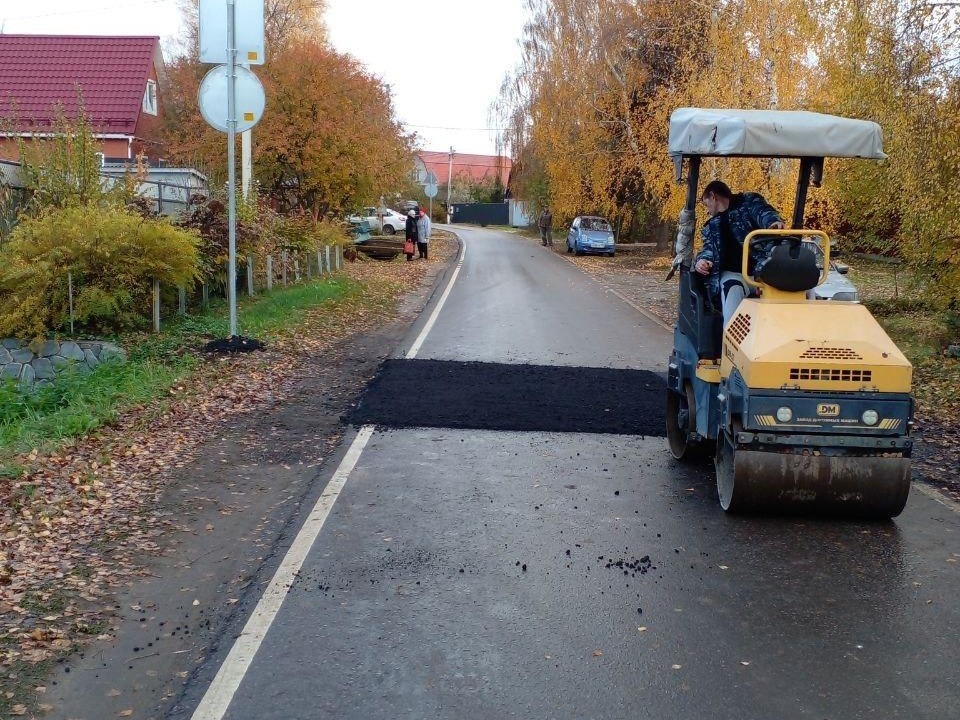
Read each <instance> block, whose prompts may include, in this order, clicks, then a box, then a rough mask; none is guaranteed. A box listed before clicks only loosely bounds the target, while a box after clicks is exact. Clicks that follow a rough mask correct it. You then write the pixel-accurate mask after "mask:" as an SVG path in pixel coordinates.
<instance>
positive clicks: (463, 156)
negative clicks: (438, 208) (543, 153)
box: [414, 150, 513, 188]
mask: <svg viewBox="0 0 960 720" xmlns="http://www.w3.org/2000/svg"><path fill="white" fill-rule="evenodd" d="M414 164H415V166H416V167H415V172H416V174H417V177H418V179H419V180H420V182H425V181H426V179H427V173H428V172H432V173H433V174H434V175H435V176H436V178H437V183H438V184H439V185H446V184H447V178H448V177H449V176H450V175H451V174H452V175H453V180H454V182H456V181H457V180H458V179H463V180H466V181H468V182H473V183H482V182H486V181H490V180H492V179H494V178H496V177H499V178H500V184H501V185H502V186H503V187H504V188H505V187H507V183H508V181H509V180H510V168H511V167H513V161H512V160H511V159H510V158H508V157H506V156H503V155H470V154H467V153H458V152H454V153H452V154H451V153H449V152H443V151H441V152H435V151H432V150H421V151H420V152H418V153H417V154H416V156H415V158H414ZM451 170H452V173H451Z"/></svg>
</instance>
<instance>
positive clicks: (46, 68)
mask: <svg viewBox="0 0 960 720" xmlns="http://www.w3.org/2000/svg"><path fill="white" fill-rule="evenodd" d="M159 42H160V39H159V38H157V37H100V36H78V35H0V117H3V118H6V119H8V120H11V121H13V124H14V127H15V129H17V130H22V131H30V130H37V131H43V130H44V129H47V128H49V127H50V126H51V124H53V122H54V120H55V118H56V106H57V104H58V103H59V104H60V105H62V106H63V109H64V111H65V113H66V115H67V117H72V116H73V115H74V113H75V112H76V110H77V88H79V89H80V91H81V93H82V95H83V104H84V107H85V108H86V111H87V115H88V116H89V118H90V122H91V125H92V126H93V131H94V132H96V133H123V134H129V135H132V134H133V132H134V128H136V125H137V118H138V117H139V116H140V109H141V106H142V103H143V92H144V89H145V88H146V82H147V78H148V77H149V75H150V69H151V66H152V65H153V62H154V57H155V54H156V52H157V49H158V46H159Z"/></svg>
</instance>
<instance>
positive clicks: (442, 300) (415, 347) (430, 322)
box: [404, 240, 467, 360]
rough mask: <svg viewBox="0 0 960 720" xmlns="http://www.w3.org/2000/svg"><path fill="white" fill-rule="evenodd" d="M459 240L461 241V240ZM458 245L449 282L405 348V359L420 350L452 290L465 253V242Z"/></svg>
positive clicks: (410, 358)
mask: <svg viewBox="0 0 960 720" xmlns="http://www.w3.org/2000/svg"><path fill="white" fill-rule="evenodd" d="M460 242H461V243H463V241H462V240H461V241H460ZM460 247H461V249H460V257H459V258H458V259H457V267H456V268H454V270H453V274H452V275H451V276H450V280H449V282H447V287H445V288H444V290H443V295H441V296H440V299H439V300H438V301H437V305H436V307H435V308H433V312H432V313H430V317H429V318H428V319H427V323H426V325H424V326H423V330H421V331H420V334H419V335H417V339H416V340H414V341H413V345H411V346H410V349H409V350H407V354H406V355H404V358H406V359H407V360H413V359H414V358H415V357H416V356H417V353H418V352H420V347H421V346H422V345H423V341H424V340H426V339H427V335H428V334H429V333H430V330H432V329H433V324H434V323H435V322H436V321H437V316H439V315H440V311H441V310H442V309H443V304H444V303H445V302H446V301H447V298H448V297H449V296H450V291H451V290H453V283H454V282H456V280H457V276H458V275H459V274H460V270H461V268H463V258H464V257H466V255H467V246H466V244H465V243H464V244H462V245H461V246H460Z"/></svg>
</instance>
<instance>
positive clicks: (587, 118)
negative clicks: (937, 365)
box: [494, 0, 960, 303]
mask: <svg viewBox="0 0 960 720" xmlns="http://www.w3.org/2000/svg"><path fill="white" fill-rule="evenodd" d="M527 6H528V10H529V12H530V18H531V20H530V22H529V24H528V25H527V27H526V30H525V33H524V38H523V40H522V50H523V54H522V59H521V62H520V64H519V66H518V67H517V68H516V70H515V71H514V72H513V73H511V74H510V75H509V76H508V77H507V78H506V79H505V81H504V84H503V89H502V92H501V96H500V98H499V100H498V102H497V103H496V105H495V108H494V109H495V111H496V113H497V115H498V119H499V121H500V123H501V124H502V125H503V126H504V128H505V130H504V133H503V141H504V142H505V143H506V144H507V145H508V146H509V147H510V149H511V152H512V154H513V156H514V159H515V161H516V162H517V165H518V170H517V171H516V173H515V174H516V176H517V177H516V180H515V183H514V184H515V188H517V189H519V192H520V194H521V195H523V196H525V197H528V198H530V199H531V200H533V201H534V202H535V203H538V204H546V203H550V204H551V206H552V207H553V208H554V212H555V213H557V215H558V216H559V217H565V218H569V217H572V216H573V215H575V214H577V213H579V212H600V213H605V214H608V215H610V216H611V218H613V219H614V220H615V221H617V222H618V223H619V224H620V226H621V229H622V230H623V231H624V234H629V230H630V228H631V227H636V220H637V218H638V217H642V216H644V215H649V214H650V213H653V214H656V215H657V216H659V217H660V218H661V219H662V220H663V221H665V222H670V221H671V220H673V219H675V218H676V216H677V213H678V211H679V209H680V207H681V206H682V204H683V192H684V191H683V189H682V188H681V187H678V186H677V184H676V182H675V179H674V177H673V168H672V166H671V163H670V162H669V160H668V158H667V155H666V146H667V127H668V120H669V117H670V113H671V112H672V111H673V110H674V109H676V108H678V107H683V106H699V107H719V108H753V109H778V110H814V111H820V112H827V113H834V114H839V115H845V116H849V117H857V118H863V119H869V120H874V121H876V122H878V123H879V124H880V125H881V127H882V128H883V130H884V137H885V147H886V152H887V153H888V154H889V156H890V160H889V161H887V162H883V163H876V162H867V161H855V160H830V161H828V164H827V171H826V183H825V186H824V187H823V188H821V189H819V190H812V191H811V196H810V199H809V204H808V223H809V224H811V225H814V226H817V227H821V228H823V229H825V230H828V231H830V232H837V233H840V234H842V235H844V236H845V237H848V238H849V239H850V240H852V241H853V242H855V243H858V244H860V245H861V246H862V247H871V248H873V249H875V250H879V251H882V252H887V253H891V254H896V255H898V256H901V257H903V258H905V259H906V260H908V261H909V262H910V263H912V264H913V265H914V266H915V267H917V268H919V269H922V270H923V271H924V272H925V273H926V274H927V276H928V277H930V278H931V279H932V281H933V282H932V284H931V291H932V295H933V296H934V297H935V298H937V299H940V300H943V301H945V302H951V301H952V302H954V303H956V302H958V298H960V183H958V182H957V180H958V177H960V8H958V7H957V6H956V4H950V3H948V4H940V5H938V4H937V3H935V2H925V1H922V0H876V1H875V0H870V1H869V2H868V1H867V0H770V1H767V0H724V1H722V2H720V1H718V0H688V1H686V2H677V1H675V0H650V1H648V2H636V1H635V0H527ZM796 173H797V163H796V161H787V160H752V161H745V160H738V161H726V160H722V159H716V160H709V161H705V162H704V166H703V169H702V171H701V177H702V178H703V179H704V180H709V179H712V178H722V179H724V180H725V181H726V182H728V183H729V184H730V185H731V186H732V187H733V188H734V189H737V190H740V189H743V190H747V189H749V190H757V191H759V192H762V193H763V194H765V195H766V196H767V197H768V198H770V200H771V201H772V202H774V204H776V205H777V206H778V207H780V208H781V210H782V211H783V213H784V215H786V216H789V214H790V213H791V211H792V204H793V190H794V186H795V182H796Z"/></svg>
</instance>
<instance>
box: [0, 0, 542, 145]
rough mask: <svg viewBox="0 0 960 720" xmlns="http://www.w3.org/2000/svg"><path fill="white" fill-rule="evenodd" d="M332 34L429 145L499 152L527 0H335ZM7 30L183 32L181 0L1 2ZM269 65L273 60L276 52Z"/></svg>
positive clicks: (168, 36)
mask: <svg viewBox="0 0 960 720" xmlns="http://www.w3.org/2000/svg"><path fill="white" fill-rule="evenodd" d="M328 5H329V8H330V9H329V12H328V14H327V24H328V26H329V28H330V39H331V41H332V42H333V45H334V46H335V47H336V48H337V49H338V50H340V51H341V52H347V53H350V54H351V55H354V56H355V57H357V58H359V59H360V60H361V61H362V62H363V63H364V64H365V65H366V66H367V68H368V69H369V70H370V71H371V72H372V73H374V74H375V75H378V76H379V77H381V78H382V79H383V80H384V81H385V82H386V83H388V84H389V85H390V87H391V88H392V89H393V97H394V103H395V106H396V109H397V115H398V116H399V118H400V120H401V121H402V122H404V123H406V124H407V126H408V128H409V129H410V130H412V131H415V132H416V133H417V134H418V135H419V136H420V145H421V146H422V147H423V148H424V149H427V150H446V149H448V148H449V147H450V146H451V145H452V146H453V147H454V148H455V149H456V150H457V151H459V152H464V153H471V152H472V153H482V154H492V153H493V152H494V148H495V145H494V133H493V131H492V130H489V129H487V128H488V127H489V126H490V124H491V123H490V118H489V117H488V110H489V107H490V103H491V101H492V100H493V99H494V98H495V97H496V95H497V91H498V90H499V87H500V82H501V80H502V79H503V76H504V73H505V72H506V71H507V70H508V69H510V68H512V67H513V66H514V65H515V64H516V63H517V61H518V59H519V55H520V51H519V46H518V44H517V40H518V38H519V37H520V34H521V31H522V29H523V23H524V20H525V17H526V13H525V11H524V10H523V7H522V5H523V2H522V0H404V2H396V0H328ZM0 26H2V29H3V32H7V33H48V34H54V35H56V34H66V33H74V34H90V35H114V34H115V35H159V36H160V37H161V39H162V40H163V44H164V47H165V48H169V47H171V46H172V45H173V44H174V43H175V42H176V40H177V38H178V37H179V35H180V13H179V11H178V9H177V0H28V1H27V0H23V1H21V0H0ZM267 62H269V57H268V58H267Z"/></svg>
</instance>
